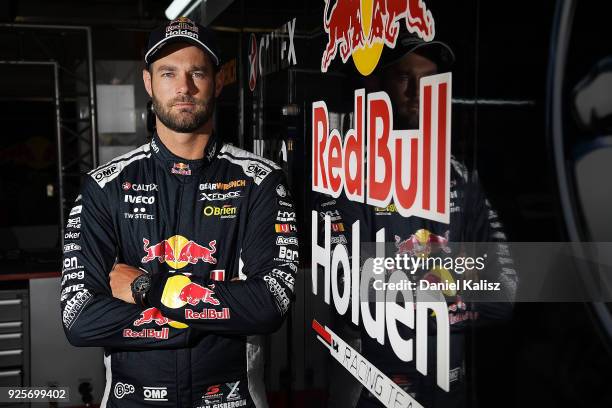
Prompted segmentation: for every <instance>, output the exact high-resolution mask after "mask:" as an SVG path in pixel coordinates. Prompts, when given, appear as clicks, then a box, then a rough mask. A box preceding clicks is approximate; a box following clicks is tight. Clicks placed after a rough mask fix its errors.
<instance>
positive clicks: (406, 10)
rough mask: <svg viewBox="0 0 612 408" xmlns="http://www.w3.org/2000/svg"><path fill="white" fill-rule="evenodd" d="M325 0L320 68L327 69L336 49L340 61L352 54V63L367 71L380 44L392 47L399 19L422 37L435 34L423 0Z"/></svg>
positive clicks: (362, 70)
mask: <svg viewBox="0 0 612 408" xmlns="http://www.w3.org/2000/svg"><path fill="white" fill-rule="evenodd" d="M332 1H333V0H325V14H324V16H323V26H324V28H325V32H326V33H327V36H328V38H327V46H326V47H325V51H324V52H323V58H321V72H327V68H328V67H329V64H330V63H331V62H332V61H333V60H334V58H335V57H336V54H337V52H338V51H340V57H341V58H342V62H343V63H344V62H346V61H347V60H348V58H349V57H350V56H351V55H352V56H353V62H354V63H355V67H356V68H357V70H358V71H359V72H360V73H361V74H362V75H369V74H370V73H371V72H372V71H374V68H376V65H377V64H378V60H379V59H380V55H381V54H382V50H383V48H384V46H385V45H386V46H387V47H391V48H394V47H395V42H396V41H397V37H398V34H399V31H400V24H401V23H402V22H403V24H405V26H406V28H407V29H408V32H409V33H414V34H416V35H418V36H419V37H420V38H422V39H423V40H424V41H431V40H433V38H434V36H435V24H434V19H433V16H432V15H431V11H429V10H428V9H427V7H426V6H425V3H424V2H423V0H336V2H335V4H334V5H333V6H332V7H331V9H330V3H331V2H332Z"/></svg>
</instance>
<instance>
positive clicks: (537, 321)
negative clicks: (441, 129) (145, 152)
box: [0, 0, 612, 407]
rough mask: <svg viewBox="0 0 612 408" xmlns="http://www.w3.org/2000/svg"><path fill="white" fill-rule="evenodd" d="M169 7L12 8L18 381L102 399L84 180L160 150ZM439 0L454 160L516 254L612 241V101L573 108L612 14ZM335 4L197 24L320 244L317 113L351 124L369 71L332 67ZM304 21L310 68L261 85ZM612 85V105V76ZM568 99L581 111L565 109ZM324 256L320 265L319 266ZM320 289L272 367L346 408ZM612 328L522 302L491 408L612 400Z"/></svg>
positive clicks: (9, 324) (207, 8) (1, 49)
mask: <svg viewBox="0 0 612 408" xmlns="http://www.w3.org/2000/svg"><path fill="white" fill-rule="evenodd" d="M168 4H169V1H167V0H91V1H87V2H83V1H76V0H57V1H53V2H49V1H44V0H8V1H3V2H2V3H1V4H0V124H1V126H2V128H1V129H2V132H3V135H2V137H1V138H0V169H1V171H0V231H1V234H0V386H7V385H56V386H60V385H61V386H70V387H71V388H72V389H73V390H80V391H79V393H80V398H81V399H85V400H89V399H92V400H93V401H94V402H99V401H100V396H101V393H102V390H103V384H104V371H103V365H102V357H101V355H102V352H101V350H98V349H75V348H73V347H71V346H69V345H68V344H67V343H66V340H65V339H64V336H63V332H62V329H61V326H60V319H59V301H58V300H59V279H60V278H59V274H60V271H61V265H60V258H61V238H62V234H63V231H62V230H63V225H64V222H65V219H66V218H67V217H66V209H67V208H69V207H70V206H71V203H72V201H73V200H74V198H75V197H76V195H77V192H78V189H79V186H80V182H81V179H82V177H83V175H84V174H85V173H86V172H87V171H89V170H90V169H92V168H93V167H95V166H97V165H98V164H99V163H104V162H106V161H108V160H109V159H111V158H112V157H114V156H116V155H119V154H122V153H124V152H126V151H129V150H131V149H133V148H134V147H136V146H138V145H140V144H142V143H144V142H145V141H146V140H147V137H148V136H149V132H150V125H149V126H148V124H147V121H148V120H150V118H149V117H148V114H147V112H148V111H147V103H148V96H147V95H146V92H145V91H144V88H143V86H142V79H141V69H142V62H141V61H142V56H143V51H142V49H143V47H144V44H145V42H146V39H147V35H148V32H149V31H150V30H151V29H152V28H153V27H155V26H157V25H159V24H161V23H162V22H164V21H166V17H165V15H164V12H165V10H166V8H167V7H168ZM428 5H429V6H430V7H431V9H432V10H433V11H434V14H435V16H436V27H437V36H438V37H439V38H441V39H443V40H444V41H446V42H447V43H448V44H449V45H450V46H451V47H452V48H453V50H454V51H455V54H456V55H457V64H456V66H455V67H454V69H453V93H454V95H453V98H454V99H453V140H454V145H453V152H454V154H455V155H457V156H459V157H461V158H462V159H463V160H464V161H465V162H466V163H468V165H469V166H470V167H471V168H473V169H477V170H478V171H479V173H480V174H481V176H482V179H483V184H484V186H485V189H486V190H487V193H488V195H489V197H490V199H491V201H492V203H493V205H494V207H495V208H497V209H498V211H499V213H500V216H501V218H502V220H503V222H504V224H505V226H506V230H507V233H508V238H509V241H515V242H540V241H547V242H556V241H569V240H575V241H579V240H583V241H591V240H592V241H612V238H611V236H612V232H610V231H612V222H610V218H611V216H610V212H609V208H610V206H609V205H610V203H611V201H612V200H610V197H609V196H605V194H604V193H605V191H604V193H602V194H604V195H603V196H601V195H599V196H585V195H584V193H583V195H580V193H581V191H582V190H583V189H584V187H583V186H582V185H580V183H581V182H583V178H584V177H587V178H588V179H593V178H594V177H595V178H599V179H600V181H601V182H603V183H605V182H607V178H608V177H607V176H608V175H609V174H612V169H610V168H607V171H603V170H604V169H602V171H601V172H600V173H599V174H597V175H595V176H593V175H589V176H582V175H581V174H579V173H578V172H573V170H574V169H575V168H576V167H575V165H576V164H577V163H578V162H579V161H580V160H581V159H582V158H583V157H584V154H583V153H581V152H584V151H593V150H594V149H595V146H598V147H597V148H598V149H599V147H601V146H604V147H605V149H603V150H605V151H607V152H609V151H610V148H609V146H610V142H609V138H608V135H610V131H611V129H610V126H611V123H612V121H610V117H612V116H610V112H611V111H612V109H610V104H609V102H606V101H604V102H601V104H602V106H601V107H599V108H597V109H595V110H594V112H596V113H597V115H599V116H597V115H596V117H592V118H591V120H590V121H587V122H586V123H585V122H584V121H582V122H581V121H579V120H578V119H577V118H576V117H575V114H574V110H575V108H574V104H575V100H574V99H573V98H574V95H575V92H574V90H575V89H576V86H577V85H579V83H580V82H581V81H583V80H584V78H588V77H589V75H590V76H591V77H592V76H594V75H595V76H597V75H602V76H605V75H604V74H606V73H607V72H609V71H610V69H611V68H610V64H609V60H607V59H606V58H609V57H610V56H611V55H612V49H611V46H610V44H611V42H610V39H611V38H612V35H611V34H612V33H611V28H610V25H609V23H608V22H607V21H606V17H605V16H606V15H607V14H606V13H605V7H604V6H603V5H600V4H593V2H586V1H569V0H557V1H554V0H547V1H540V2H536V3H535V4H532V5H530V6H529V7H528V9H527V6H525V5H517V4H515V3H512V2H503V3H501V2H490V1H484V0H462V1H455V2H450V1H442V0H437V1H433V0H431V1H429V2H428ZM324 6H325V3H324V2H323V1H306V0H302V1H291V2H287V1H284V2H281V1H262V0H256V1H246V0H239V1H230V0H218V1H208V2H206V1H203V2H200V3H198V5H197V6H196V7H195V8H193V10H192V11H191V13H190V14H189V17H191V18H193V19H195V20H198V21H200V22H201V23H202V24H204V25H209V26H211V27H212V28H213V29H214V30H215V31H216V33H217V36H218V38H219V40H220V42H221V48H222V49H223V59H224V62H225V63H226V65H225V67H224V72H225V75H226V86H225V89H224V91H223V93H222V96H221V99H220V101H219V103H218V105H217V107H218V112H217V114H216V130H217V131H218V132H219V133H220V134H221V135H223V137H224V138H225V139H226V140H228V141H230V142H232V143H234V144H236V145H238V146H240V147H243V148H245V149H247V150H250V151H256V152H258V153H260V154H263V155H265V156H267V157H270V158H273V159H275V160H277V161H278V162H279V163H280V164H282V165H283V167H284V168H285V170H286V171H287V173H288V176H289V179H290V183H291V186H292V190H293V192H294V195H295V196H296V200H298V203H299V206H300V210H301V214H302V215H303V216H302V219H301V227H302V228H301V231H302V236H303V238H302V242H305V243H308V242H309V231H308V228H309V226H308V224H309V210H310V207H311V205H310V202H309V199H310V195H309V190H310V181H309V179H308V178H307V175H305V174H304V172H303V169H304V168H305V167H303V166H304V164H305V163H309V161H310V157H309V153H308V143H309V137H310V134H309V129H308V125H307V123H309V120H310V119H309V116H308V115H309V112H310V105H309V104H310V103H311V102H312V101H314V100H320V99H323V100H326V101H327V103H328V105H329V106H330V109H331V110H333V111H334V112H348V111H350V110H351V106H350V104H351V103H352V90H353V89H354V88H355V82H354V78H352V77H351V74H350V73H348V72H347V71H346V70H343V69H341V68H340V67H338V66H336V67H333V66H332V69H330V73H328V74H326V75H323V74H322V73H321V72H320V69H319V68H320V56H321V52H322V50H323V48H324V45H325V32H324V30H323V25H322V16H323V13H324ZM519 6H520V7H523V8H524V9H520V8H519ZM293 19H295V39H294V46H295V60H296V61H295V63H294V62H293V61H283V60H281V59H278V56H277V55H273V53H274V52H275V51H274V50H273V49H272V48H270V49H269V50H268V51H267V52H268V53H269V54H270V55H269V56H268V57H269V60H267V62H265V63H264V67H265V68H266V69H265V70H264V73H263V75H261V73H260V75H259V76H258V77H257V82H256V84H255V87H254V89H253V90H251V89H250V87H249V72H248V64H249V61H248V57H249V44H250V43H249V41H250V39H251V35H254V36H255V37H256V38H257V39H258V40H260V39H261V38H262V37H265V36H270V35H271V33H273V32H279V31H282V30H284V28H283V27H285V26H286V25H287V24H288V23H290V22H292V21H293ZM568 24H569V25H568ZM569 28H571V30H570V29H569ZM270 38H272V37H270ZM563 50H565V54H564V53H562V52H561V51H563ZM260 52H261V50H260ZM606 61H608V63H606ZM266 64H267V65H266ZM606 64H607V65H606ZM561 68H562V69H561ZM560 71H562V72H561V73H560ZM559 75H561V76H559ZM330 78H331V79H330ZM332 81H333V82H332ZM332 83H333V84H334V85H333V86H330V84H332ZM557 87H559V88H560V89H561V91H560V94H556V93H555V89H556V88H557ZM606 89H607V91H606V92H607V94H608V95H610V94H612V88H610V87H609V82H608V88H606ZM604 91H605V90H604ZM555 98H561V101H560V106H561V108H560V110H559V111H555V109H554V105H555V103H554V102H555V101H556V99H555ZM604 99H605V98H604ZM347 102H348V104H347ZM606 103H607V104H606ZM559 115H561V117H559ZM557 122H559V124H560V127H561V128H562V131H560V133H555V130H554V129H557V128H558V127H555V126H554V124H555V123H557ZM606 149H607V150H606ZM599 151H602V150H599ZM559 152H561V153H559ZM559 154H561V157H559ZM607 154H608V155H609V153H607ZM606 157H609V156H606ZM559 161H561V162H562V163H563V164H562V166H561V168H564V169H566V170H568V173H567V174H566V173H564V172H562V171H560V169H561V168H560V167H559ZM608 184H609V182H608ZM601 189H602V190H606V189H607V187H601ZM595 190H597V188H595ZM608 190H609V189H608ZM568 191H569V193H568ZM564 194H565V195H564ZM567 194H569V199H568V196H567ZM606 198H607V199H608V201H605V199H606ZM581 199H582V200H581ZM589 200H590V201H589ZM594 201H598V202H600V203H601V202H603V203H607V205H608V207H607V208H608V215H607V218H601V215H598V216H597V217H595V216H593V213H592V212H589V211H590V209H591V206H590V205H589V203H591V202H594ZM593 211H595V213H596V214H599V213H597V212H596V210H593ZM305 246H306V245H304V247H305ZM308 251H309V249H308V248H303V249H302V251H301V252H302V253H301V255H302V257H301V258H302V266H303V267H304V268H306V267H308V266H309V265H310V259H309V254H308ZM303 275H304V274H302V277H301V280H300V284H299V285H298V303H297V305H296V307H295V308H294V310H293V311H292V314H291V317H290V319H288V321H287V323H286V324H285V325H284V326H283V328H282V329H281V331H280V332H279V333H277V334H275V335H274V336H272V337H271V339H270V340H269V342H268V345H267V347H268V349H270V350H271V349H274V350H277V351H280V352H276V353H274V354H273V356H272V357H271V358H270V359H269V360H268V361H267V374H266V380H267V384H268V388H269V391H270V392H269V399H270V401H271V402H272V406H275V407H281V406H326V405H327V400H328V397H327V391H328V390H327V388H326V387H327V382H326V379H327V375H328V373H327V366H326V365H325V364H321V362H320V361H318V360H317V359H313V360H310V358H309V356H308V355H306V354H307V353H306V351H309V350H310V348H309V347H311V346H309V345H308V344H310V343H311V342H312V341H313V339H312V335H311V333H310V331H309V330H308V329H309V325H310V319H311V316H310V315H309V312H310V310H311V308H313V307H316V305H312V304H311V303H310V302H311V301H310V300H309V298H310V297H311V296H310V292H309V290H310V289H309V287H308V285H309V281H310V279H309V277H304V276H303ZM299 291H301V292H299ZM611 333H612V326H611V324H610V317H609V313H608V309H607V307H606V306H605V305H595V304H587V303H555V304H553V303H542V304H535V303H519V304H517V305H516V307H515V315H514V318H513V320H512V321H511V322H507V323H505V324H503V325H500V326H498V327H494V328H486V329H480V330H474V332H473V334H472V339H471V355H470V359H469V361H470V367H469V369H470V373H471V375H473V381H472V384H473V387H472V389H471V393H472V397H471V400H472V403H473V406H481V407H490V406H498V407H499V406H508V407H514V406H555V405H558V404H561V403H564V404H568V405H569V404H573V405H576V406H590V407H598V406H601V407H604V406H606V407H609V406H612V394H611V392H610V390H609V387H608V384H607V383H608V381H607V380H608V379H609V378H610V376H609V372H610V369H611V368H612V357H611V356H612V351H611V350H612V348H611V338H610V334H611ZM87 384H89V386H88V385H87ZM90 390H91V391H90ZM90 394H91V395H90ZM502 395H503V398H502V399H501V400H500V396H502ZM84 402H87V401H84ZM330 406H331V405H330Z"/></svg>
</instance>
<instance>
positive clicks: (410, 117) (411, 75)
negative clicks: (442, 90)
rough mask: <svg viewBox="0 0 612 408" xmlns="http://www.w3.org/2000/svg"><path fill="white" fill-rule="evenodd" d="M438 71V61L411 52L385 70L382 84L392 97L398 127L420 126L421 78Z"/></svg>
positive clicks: (394, 119) (395, 124) (394, 120)
mask: <svg viewBox="0 0 612 408" xmlns="http://www.w3.org/2000/svg"><path fill="white" fill-rule="evenodd" d="M437 71H438V66H437V65H436V63H434V62H433V61H431V60H430V59H428V58H426V57H423V56H421V55H419V54H416V53H414V52H411V53H409V54H408V55H406V56H404V57H403V58H402V59H400V60H399V61H398V62H396V63H394V64H393V65H391V66H389V67H388V68H387V69H386V70H385V71H384V72H383V74H382V78H381V85H382V89H383V91H385V92H387V93H388V94H389V97H390V98H391V103H392V104H393V113H394V117H393V123H394V127H395V128H396V129H417V128H418V127H419V80H420V79H421V78H422V77H426V76H429V75H434V74H436V73H437Z"/></svg>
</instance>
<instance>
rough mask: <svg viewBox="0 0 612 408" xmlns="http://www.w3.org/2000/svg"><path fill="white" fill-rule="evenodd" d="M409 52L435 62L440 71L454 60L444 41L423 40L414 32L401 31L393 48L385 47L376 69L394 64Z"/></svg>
mask: <svg viewBox="0 0 612 408" xmlns="http://www.w3.org/2000/svg"><path fill="white" fill-rule="evenodd" d="M411 52H417V53H418V54H419V55H423V56H425V57H427V58H428V59H430V60H431V61H433V62H435V63H436V64H437V65H438V71H440V72H445V71H448V70H450V68H451V66H452V65H453V63H454V62H455V54H454V53H453V50H451V48H450V47H449V46H448V45H447V44H446V43H443V42H442V41H424V40H422V39H421V38H419V37H417V36H416V35H414V34H409V33H402V34H400V36H399V38H398V39H397V42H396V44H395V48H389V47H385V49H384V50H383V53H382V56H381V58H380V62H379V64H378V67H377V70H378V69H384V68H386V67H388V66H389V65H392V64H394V63H395V62H397V61H399V60H400V59H402V58H403V57H404V56H406V55H407V54H409V53H411Z"/></svg>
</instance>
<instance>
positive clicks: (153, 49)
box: [144, 17, 220, 66]
mask: <svg viewBox="0 0 612 408" xmlns="http://www.w3.org/2000/svg"><path fill="white" fill-rule="evenodd" d="M176 42H188V43H191V44H193V45H195V46H196V47H199V48H201V49H202V50H204V51H205V52H206V53H208V55H210V57H211V59H212V61H213V63H214V64H215V66H219V62H220V61H219V51H218V49H217V42H216V41H215V36H214V35H213V33H212V32H211V31H210V30H208V29H207V28H205V27H204V26H201V25H200V24H198V23H196V22H194V21H192V20H190V19H188V18H187V17H179V18H177V19H174V20H172V21H169V22H167V23H166V24H164V25H162V26H159V27H157V28H156V29H155V30H153V31H152V32H151V34H150V35H149V44H148V46H147V52H146V53H145V57H144V60H145V63H146V64H147V65H149V64H151V63H152V62H153V61H155V56H156V55H157V54H158V53H159V50H161V49H162V48H163V47H164V46H165V45H167V44H171V43H176Z"/></svg>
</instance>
